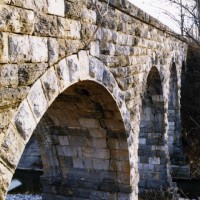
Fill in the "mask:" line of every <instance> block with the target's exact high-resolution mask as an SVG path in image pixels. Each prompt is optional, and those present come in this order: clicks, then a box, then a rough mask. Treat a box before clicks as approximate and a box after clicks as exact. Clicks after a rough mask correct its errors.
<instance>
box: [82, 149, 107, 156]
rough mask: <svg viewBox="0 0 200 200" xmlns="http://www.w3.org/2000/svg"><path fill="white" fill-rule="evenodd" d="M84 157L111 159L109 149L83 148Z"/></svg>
mask: <svg viewBox="0 0 200 200" xmlns="http://www.w3.org/2000/svg"><path fill="white" fill-rule="evenodd" d="M82 151H83V156H84V157H86V158H97V159H110V151H109V150H108V149H96V148H91V147H82Z"/></svg>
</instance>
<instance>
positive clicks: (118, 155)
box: [111, 150, 129, 161]
mask: <svg viewBox="0 0 200 200" xmlns="http://www.w3.org/2000/svg"><path fill="white" fill-rule="evenodd" d="M111 157H112V158H113V159H115V160H121V161H129V153H128V150H111Z"/></svg>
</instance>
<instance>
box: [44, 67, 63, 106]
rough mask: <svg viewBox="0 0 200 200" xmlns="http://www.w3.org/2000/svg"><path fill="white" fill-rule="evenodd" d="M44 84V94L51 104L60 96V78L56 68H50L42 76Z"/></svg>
mask: <svg viewBox="0 0 200 200" xmlns="http://www.w3.org/2000/svg"><path fill="white" fill-rule="evenodd" d="M41 81H42V85H43V87H44V94H45V96H46V97H47V100H48V102H49V104H51V103H52V102H53V100H54V99H55V98H56V97H57V96H58V92H59V89H58V80H57V76H56V73H55V70H54V68H51V69H49V70H48V71H46V73H45V74H44V75H43V76H42V77H41Z"/></svg>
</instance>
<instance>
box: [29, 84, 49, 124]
mask: <svg viewBox="0 0 200 200" xmlns="http://www.w3.org/2000/svg"><path fill="white" fill-rule="evenodd" d="M27 99H28V102H29V105H30V107H31V109H32V111H33V114H34V116H35V119H36V120H37V122H39V120H40V118H41V117H42V116H43V114H44V113H45V112H46V110H47V107H48V103H47V100H46V98H45V95H44V91H43V88H42V84H41V82H40V80H38V81H37V82H36V83H35V84H34V85H33V86H32V87H31V90H30V92H29V94H28V97H27Z"/></svg>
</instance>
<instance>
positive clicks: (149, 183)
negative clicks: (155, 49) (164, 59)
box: [138, 67, 168, 192]
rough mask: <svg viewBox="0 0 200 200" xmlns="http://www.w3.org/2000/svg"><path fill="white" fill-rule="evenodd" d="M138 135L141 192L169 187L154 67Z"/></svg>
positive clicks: (158, 83)
mask: <svg viewBox="0 0 200 200" xmlns="http://www.w3.org/2000/svg"><path fill="white" fill-rule="evenodd" d="M140 120H141V121H140V132H139V149H138V156H139V164H138V165H139V174H140V181H139V190H140V192H142V191H143V190H144V189H159V188H161V187H162V188H166V187H167V186H168V183H167V156H166V149H167V148H166V141H165V136H164V132H165V130H164V101H163V91H162V84H161V79H160V75H159V72H158V70H157V68H156V67H152V68H151V71H150V72H149V75H148V77H147V82H146V89H145V92H144V96H143V100H142V110H141V114H140Z"/></svg>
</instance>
